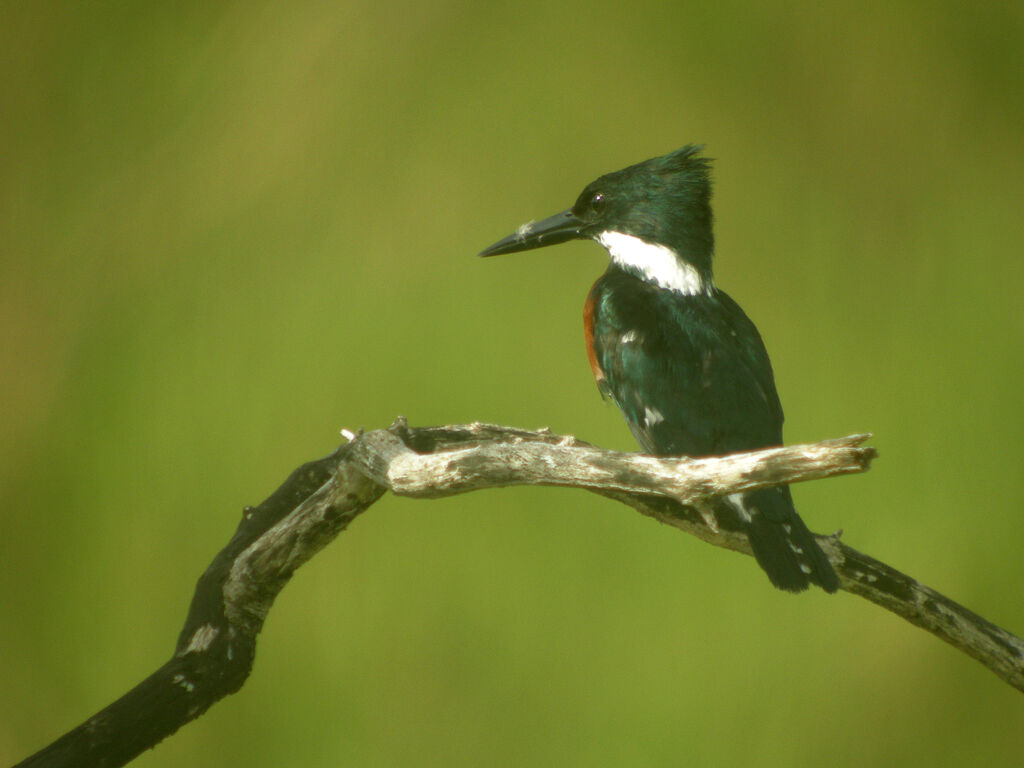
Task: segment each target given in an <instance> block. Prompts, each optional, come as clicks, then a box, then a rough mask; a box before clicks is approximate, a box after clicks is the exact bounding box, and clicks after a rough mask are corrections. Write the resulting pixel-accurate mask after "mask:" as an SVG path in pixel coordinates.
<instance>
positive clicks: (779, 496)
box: [729, 486, 839, 592]
mask: <svg viewBox="0 0 1024 768" xmlns="http://www.w3.org/2000/svg"><path fill="white" fill-rule="evenodd" d="M729 500H730V501H731V502H732V503H733V505H734V506H736V507H737V508H738V509H739V511H740V516H741V518H742V519H743V520H744V521H745V522H746V523H747V535H748V536H749V537H750V546H751V548H752V549H753V550H754V557H755V558H756V559H757V563H758V565H760V566H761V568H762V569H763V570H764V572H765V573H767V574H768V578H769V579H770V580H771V582H772V584H774V585H775V586H776V587H778V588H779V589H784V590H786V591H788V592H802V591H803V590H805V589H807V587H808V585H809V584H817V585H818V586H819V587H821V588H822V589H823V590H825V591H826V592H835V591H836V590H837V589H839V576H838V575H836V572H835V569H834V568H833V567H832V564H831V563H830V562H829V561H828V558H827V557H826V556H825V553H824V552H822V551H821V547H820V546H818V542H817V541H816V540H815V538H814V534H812V533H811V532H810V531H809V530H807V526H806V525H804V521H803V520H801V519H800V516H799V515H798V514H797V513H796V509H794V507H793V499H792V497H791V496H790V493H789V487H788V486H781V487H779V488H766V489H764V490H761V491H754V492H752V493H744V494H737V495H735V496H731V497H729Z"/></svg>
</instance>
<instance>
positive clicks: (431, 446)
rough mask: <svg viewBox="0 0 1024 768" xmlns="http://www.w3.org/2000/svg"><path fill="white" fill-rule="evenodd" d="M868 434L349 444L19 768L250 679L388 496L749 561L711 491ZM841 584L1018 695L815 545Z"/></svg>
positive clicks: (825, 457) (848, 466) (383, 437)
mask: <svg viewBox="0 0 1024 768" xmlns="http://www.w3.org/2000/svg"><path fill="white" fill-rule="evenodd" d="M866 439H867V435H853V436H850V437H846V438H842V439H839V440H829V441H825V442H821V443H815V444H810V445H797V446H789V447H783V448H772V449H768V450H763V451H756V452H751V453H744V454H734V455H731V456H723V457H718V458H707V459H673V458H657V457H652V456H641V455H638V454H626V453H616V452H613V451H603V450H599V449H596V448H593V447H591V446H589V445H586V444H584V443H581V442H579V441H577V440H575V439H574V438H571V437H561V436H558V435H553V434H551V433H550V432H548V431H545V430H541V431H536V432H531V431H525V430H519V429H512V428H509V427H501V426H494V425H488V424H470V425H465V426H449V427H427V428H415V429H414V428H409V427H408V426H407V425H406V424H405V422H404V420H402V419H399V420H398V421H396V422H395V424H393V425H392V426H391V427H389V428H388V429H386V430H375V431H373V432H368V433H365V434H359V435H357V436H354V439H353V440H352V441H351V442H349V443H348V444H347V445H343V446H341V447H340V448H338V449H337V450H336V451H335V452H334V453H332V454H331V455H330V456H327V457H325V458H323V459H320V460H318V461H314V462H310V463H309V464H305V465H303V466H302V467H300V468H299V469H297V470H295V472H293V473H292V474H291V476H290V477H289V478H288V479H287V480H286V481H285V482H284V484H283V485H282V486H281V487H280V488H278V489H277V491H275V492H274V493H273V494H272V495H271V496H270V497H269V498H268V499H267V500H266V501H264V502H263V503H262V504H260V505H259V507H255V508H253V507H247V508H246V509H245V511H244V513H243V515H242V520H241V522H240V523H239V526H238V529H237V530H236V531H235V534H234V536H233V537H232V538H231V540H230V541H229V542H228V544H227V546H226V547H225V548H224V549H223V550H221V552H220V553H218V555H217V556H216V557H215V558H214V560H213V562H212V563H211V564H210V566H209V567H208V568H207V570H206V572H205V573H204V574H203V575H202V576H201V577H200V579H199V582H198V584H197V585H196V591H195V594H194V596H193V599H192V605H191V607H190V609H189V613H188V617H187V618H186V621H185V626H184V628H183V629H182V632H181V635H180V636H179V638H178V643H177V648H176V650H175V653H174V655H173V657H172V658H171V659H170V660H169V661H168V662H167V663H166V664H164V665H163V666H162V667H161V668H160V669H158V670H157V671H156V672H154V673H153V674H152V675H151V676H150V677H148V678H146V679H145V680H144V681H142V682H141V683H140V684H139V685H138V686H136V687H135V688H133V689H132V690H131V691H129V692H128V693H127V694H125V695H124V696H123V697H121V698H120V699H119V700H118V701H116V702H114V703H113V704H111V705H110V706H109V707H107V708H106V709H104V710H102V711H100V712H99V713H97V714H96V715H94V716H93V717H91V718H89V720H87V721H86V722H85V723H83V724H82V725H80V726H78V727H77V728H75V729H74V730H72V731H70V732H68V733H67V734H65V735H64V736H62V737H61V738H59V739H58V740H57V741H55V742H54V743H53V744H51V745H50V746H48V747H46V748H45V749H43V750H41V751H40V752H38V753H36V754H35V755H33V756H31V757H29V758H28V759H26V760H25V761H24V762H22V763H21V764H20V766H100V765H102V766H118V765H124V764H125V763H127V762H128V761H130V760H131V759H132V758H134V757H135V756H137V755H138V754H139V753H140V752H142V751H144V750H145V749H148V748H150V747H152V746H153V745H155V744H157V743H158V742H159V741H161V740H162V739H164V738H166V737H167V736H169V735H170V734H172V733H174V732H175V731H176V730H177V729H178V728H180V727H181V726H182V725H184V724H185V723H187V722H189V721H191V720H193V719H195V718H196V717H198V716H199V715H201V714H202V713H203V712H205V711H206V710H207V709H208V708H209V707H210V706H211V705H212V704H213V703H215V702H216V701H218V700H219V699H221V698H223V697H224V696H227V695H228V694H230V693H234V692H235V691H237V690H238V689H239V688H241V686H242V684H243V683H244V682H245V679H246V678H247V677H248V675H249V672H250V671H251V669H252V664H253V658H254V654H255V649H256V637H257V635H258V634H259V631H260V629H261V628H262V626H263V620H264V619H265V618H266V615H267V612H268V611H269V610H270V607H271V605H272V604H273V601H274V598H275V597H276V596H277V594H278V593H279V592H280V591H281V589H282V588H283V587H284V585H285V584H287V583H288V580H289V579H290V578H291V576H292V574H293V573H294V571H295V569H296V568H298V567H299V566H300V565H302V564H303V563H305V562H306V561H307V560H309V559H310V558H311V557H312V556H313V555H315V554H316V553H317V552H318V551H319V550H320V549H322V548H323V547H324V546H326V545H327V544H328V543H329V542H330V541H331V540H333V539H334V537H335V536H337V535H338V534H339V533H340V532H341V531H342V530H344V529H345V528H346V527H347V526H348V524H349V523H350V522H351V521H352V520H353V519H355V517H356V516H357V515H358V514H360V513H361V512H363V511H364V510H365V509H366V508H367V507H369V506H370V505H371V504H373V503H374V502H375V501H376V500H377V499H379V498H380V497H381V496H382V495H383V494H384V493H385V492H386V491H388V490H390V491H392V492H393V493H396V494H400V495H405V496H413V497H439V496H450V495H454V494H458V493H465V492H467V491H472V490H477V489H480V488H493V487H499V486H506V485H561V486H572V487H578V488H584V489H587V490H589V491H592V492H595V493H599V494H601V495H604V496H607V497H609V498H613V499H616V500H618V501H621V502H623V503H625V504H628V505H630V506H632V507H634V508H635V509H637V510H638V511H640V512H641V513H643V514H645V515H648V516H650V517H653V518H655V519H657V520H660V521H661V522H664V523H667V524H668V525H672V526H674V527H676V528H679V529H681V530H684V531H687V532H688V533H691V534H693V535H695V536H698V537H699V538H701V539H703V540H704V541H707V542H709V543H712V544H715V545H717V546H721V547H726V548H729V549H733V550H736V551H739V552H745V553H747V554H749V553H750V548H749V545H748V543H747V539H746V536H745V535H744V534H743V533H742V532H741V528H740V525H739V523H738V521H736V520H729V519H721V518H719V519H717V520H716V521H715V522H716V523H717V524H716V525H711V526H709V524H708V522H707V521H706V520H705V518H704V516H702V515H701V514H700V512H699V511H698V508H700V507H701V506H702V501H703V500H704V499H706V498H708V497H709V496H713V495H717V494H726V493H735V492H737V491H742V490H747V489H750V488H757V487H763V486H766V485H774V484H778V483H792V482H799V481H804V480H812V479H816V478H822V477H830V476H832V475H838V474H849V473H854V472H862V471H864V470H866V469H867V468H868V466H869V464H870V462H871V459H872V458H874V456H875V452H874V450H873V449H872V448H867V447H862V446H861V443H862V442H864V440H866ZM819 541H820V542H821V544H822V547H823V549H824V550H825V553H826V554H827V555H828V557H829V559H830V560H831V561H832V563H833V565H834V566H835V568H836V571H837V572H838V573H839V575H840V578H841V580H842V588H843V589H845V590H847V591H848V592H851V593H852V594H857V595H860V596H862V597H864V598H866V599H868V600H871V601H872V602H874V603H876V604H878V605H880V606H882V607H883V608H886V609H887V610H890V611H892V612H893V613H896V614H897V615H899V616H902V617H903V618H905V619H907V620H908V621H910V622H911V623H913V624H916V625H917V626H920V627H922V628H924V629H926V630H928V631H929V632H931V633H932V634H934V635H936V636H938V637H939V638H941V639H943V640H945V641H946V642H948V643H950V644H951V645H953V646H954V647H956V648H959V649H960V650H962V651H964V652H965V653H967V654H968V655H970V656H972V657H974V658H975V659H977V660H978V661H980V662H982V663H983V664H985V665H986V666H987V667H989V668H990V669H991V670H992V671H993V672H995V673H996V674H997V675H999V676H1000V677H1001V678H1003V679H1004V680H1005V681H1006V682H1008V683H1009V684H1010V685H1012V686H1014V687H1015V688H1017V689H1019V690H1024V642H1022V641H1021V640H1020V639H1019V638H1017V637H1015V636H1013V635H1011V634H1010V633H1008V632H1006V631H1004V630H1002V629H1000V628H999V627H997V626H995V625H994V624H991V623H989V622H988V621H986V620H985V619H982V618H981V617H980V616H977V615H976V614H974V613H972V612H970V611H968V610H967V609H966V608H964V607H963V606H960V605H958V604H956V603H954V602H953V601H951V600H949V599H948V598H945V597H943V596H942V595H939V594H938V593H936V592H934V591H933V590H931V589H929V588H927V587H925V586H923V585H921V584H918V583H917V582H916V581H914V580H913V579H911V578H910V577H908V576H906V575H904V574H902V573H900V572H899V571H897V570H895V569H893V568H890V567H889V566H887V565H885V564H884V563H881V562H879V561H877V560H874V559H872V558H870V557H868V556H867V555H863V554H861V553H859V552H857V551H856V550H853V549H851V548H849V547H847V546H845V545H844V544H842V543H840V541H839V540H838V534H835V535H833V536H827V537H819Z"/></svg>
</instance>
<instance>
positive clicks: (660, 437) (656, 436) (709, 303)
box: [480, 144, 839, 592]
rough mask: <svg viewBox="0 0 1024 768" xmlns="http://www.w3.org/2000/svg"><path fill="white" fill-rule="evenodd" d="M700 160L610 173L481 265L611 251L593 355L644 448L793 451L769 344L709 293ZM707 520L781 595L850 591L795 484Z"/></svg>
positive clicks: (591, 307) (693, 156)
mask: <svg viewBox="0 0 1024 768" xmlns="http://www.w3.org/2000/svg"><path fill="white" fill-rule="evenodd" d="M701 152H702V147H701V146H699V145H692V144H690V145H687V146H685V147H683V148H681V149H678V150H676V151H675V152H670V153H669V154H667V155H662V156H661V157H655V158H651V159H650V160H645V161H644V162H642V163H637V164H636V165H631V166H629V167H628V168H623V169H622V170H620V171H615V172H613V173H608V174H605V175H604V176H601V177H600V178H598V179H597V180H596V181H593V182H591V183H590V184H588V185H587V186H586V187H585V188H584V189H583V192H582V193H580V195H579V197H578V198H577V199H576V203H575V204H574V205H573V206H572V207H571V208H569V209H567V210H565V211H562V212H561V213H556V214H555V215H554V216H551V217H549V218H547V219H544V220H542V221H538V222H534V221H531V222H528V223H526V224H523V225H522V226H520V227H519V228H518V229H517V230H516V231H515V232H514V233H512V234H511V235H509V236H507V237H505V238H503V239H501V240H499V241H498V242H496V243H494V244H493V245H491V246H490V247H488V248H486V249H484V250H483V251H482V252H481V253H480V255H481V256H497V255H499V254H505V253H514V252H517V251H526V250H530V249H533V248H541V247H544V246H548V245H555V244H556V243H563V242H566V241H568V240H574V239H590V240H595V241H597V242H598V243H600V245H601V246H603V247H604V249H605V250H606V251H607V252H608V256H609V264H608V269H607V270H606V271H605V273H604V274H603V275H602V276H601V277H600V278H599V279H598V281H597V282H596V283H594V285H593V287H592V288H591V289H590V293H589V294H588V296H587V300H586V303H585V304H584V308H583V332H584V337H585V340H586V346H587V357H588V359H589V361H590V368H591V370H592V371H593V374H594V378H595V379H596V380H597V386H598V389H599V390H600V392H601V394H602V396H604V397H606V398H608V399H610V400H611V401H612V402H613V403H615V405H616V406H618V408H619V410H620V411H621V412H622V415H623V416H624V417H625V419H626V423H627V424H628V426H629V429H630V431H631V432H632V433H633V436H634V437H635V438H636V441H637V442H638V443H639V444H640V447H641V448H642V449H643V450H644V451H645V452H647V453H650V454H654V455H658V456H693V457H697V456H717V455H721V454H727V453H733V452H735V451H750V450H756V449H759V448H767V447H770V446H777V445H781V444H782V420H783V415H782V405H781V404H780V402H779V396H778V393H777V392H776V389H775V379H774V376H773V374H772V366H771V362H770V361H769V359H768V353H767V351H766V350H765V347H764V342H762V340H761V336H760V334H759V333H758V332H757V328H755V327H754V324H753V323H752V322H751V321H750V319H749V318H748V317H747V316H746V314H744V312H743V310H742V309H740V307H739V305H738V304H737V303H736V302H735V301H733V300H732V299H731V298H729V296H728V295H727V294H726V293H725V292H724V291H722V290H720V289H718V288H717V287H716V286H715V284H714V282H713V281H712V271H711V257H712V254H713V252H714V242H715V241H714V233H713V230H712V214H711V179H710V166H711V161H710V159H709V158H707V157H704V156H703V155H702V154H701ZM726 508H727V509H726ZM716 509H717V510H718V512H716ZM710 513H711V515H712V516H713V517H714V516H716V515H718V514H720V513H727V514H728V513H731V514H732V516H733V518H732V519H735V520H738V521H739V522H740V523H741V525H742V527H743V529H745V531H746V534H747V536H748V538H749V540H750V546H751V549H752V550H753V553H754V557H755V558H756V559H757V562H758V564H759V565H760V566H761V568H762V569H763V570H764V571H765V572H766V573H767V575H768V578H769V580H770V581H771V583H772V584H774V585H775V586H776V587H778V588H779V589H782V590H786V591H789V592H801V591H803V590H805V589H807V587H808V586H809V585H810V584H816V585H818V586H819V587H821V588H822V589H823V590H825V591H826V592H835V591H836V590H837V589H838V588H839V577H838V576H837V575H836V572H835V570H834V569H833V568H832V565H831V563H829V560H828V558H827V557H826V556H825V553H824V552H822V550H821V547H820V546H819V545H818V543H817V541H816V540H815V537H814V534H812V533H811V532H810V531H809V530H808V529H807V526H806V525H804V522H803V520H801V519H800V516H799V515H798V514H797V512H796V509H795V508H794V506H793V498H792V495H791V493H790V489H789V486H788V485H780V486H777V487H772V488H765V489H761V490H756V491H749V492H745V493H736V494H732V495H730V496H727V497H723V498H721V499H718V500H716V501H715V502H714V503H713V504H712V505H711V509H710Z"/></svg>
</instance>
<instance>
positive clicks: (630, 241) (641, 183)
mask: <svg viewBox="0 0 1024 768" xmlns="http://www.w3.org/2000/svg"><path fill="white" fill-rule="evenodd" d="M700 150H701V147H700V146H694V145H687V146H685V147H683V148H682V149H678V150H676V151H675V152H670V153H669V154H667V155H662V156H660V157H655V158H652V159H650V160H645V161H644V162H642V163H637V164H636V165H631V166H629V167H628V168H623V169H622V170H621V171H615V172H613V173H608V174H605V175H604V176H601V177H600V178H599V179H596V180H595V181H593V182H591V183H590V184H588V185H587V186H586V188H585V189H584V190H583V192H582V193H581V194H580V196H579V198H577V200H576V204H575V205H574V206H573V208H572V213H573V214H574V215H575V216H576V217H578V218H579V219H580V220H582V221H583V222H585V227H584V229H583V231H584V232H585V233H586V235H587V236H589V237H591V238H592V239H594V240H597V241H598V242H599V243H601V245H603V246H604V247H605V248H606V249H607V250H608V253H609V255H610V256H611V258H612V260H613V261H614V262H616V263H617V264H618V265H619V266H621V267H623V268H625V269H628V270H630V271H633V272H637V273H639V274H640V276H641V277H644V278H645V279H648V280H651V281H653V282H657V283H660V284H662V285H663V286H664V287H668V288H673V289H675V290H679V291H681V292H683V293H705V292H708V291H710V289H711V256H712V253H713V251H714V234H713V231H712V215H711V179H710V173H709V171H710V167H711V161H710V160H709V159H708V158H705V157H702V156H700V154H699V153H700Z"/></svg>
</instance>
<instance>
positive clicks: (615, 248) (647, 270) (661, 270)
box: [516, 227, 711, 296]
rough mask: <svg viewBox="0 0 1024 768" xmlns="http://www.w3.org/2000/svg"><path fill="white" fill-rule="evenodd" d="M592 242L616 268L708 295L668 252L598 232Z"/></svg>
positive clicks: (706, 287)
mask: <svg viewBox="0 0 1024 768" xmlns="http://www.w3.org/2000/svg"><path fill="white" fill-rule="evenodd" d="M520 229H522V227H520ZM516 234H517V235H518V230H517V231H516ZM596 239H597V242H599V243H600V244H601V245H603V246H604V248H605V250H606V251H608V255H609V256H610V257H611V260H612V261H614V262H615V263H616V264H618V265H619V266H620V267H631V268H632V269H635V270H636V271H638V272H639V273H640V274H641V276H642V277H643V278H644V279H645V280H647V281H649V282H652V283H657V284H658V285H660V286H661V287H662V288H668V289H669V290H672V291H678V292H679V293H683V294H686V295H687V296H696V295H697V294H698V293H707V294H710V293H711V281H710V280H707V281H705V280H702V279H701V276H700V273H699V272H697V270H696V269H694V268H693V266H691V265H690V264H687V263H686V262H685V261H683V260H682V259H681V258H679V254H677V253H676V252H675V251H673V250H672V249H671V248H667V247H665V246H664V245H655V244H654V243H648V242H647V241H646V240H641V239H640V238H639V237H634V236H633V235H626V234H623V233H622V232H602V233H601V234H599V235H598V236H597V238H596Z"/></svg>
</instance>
